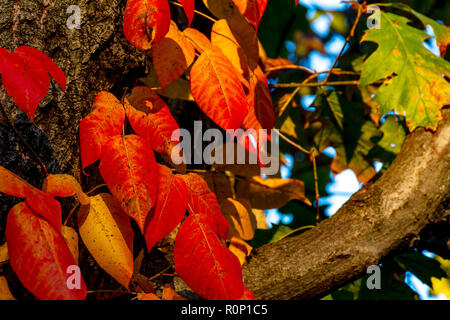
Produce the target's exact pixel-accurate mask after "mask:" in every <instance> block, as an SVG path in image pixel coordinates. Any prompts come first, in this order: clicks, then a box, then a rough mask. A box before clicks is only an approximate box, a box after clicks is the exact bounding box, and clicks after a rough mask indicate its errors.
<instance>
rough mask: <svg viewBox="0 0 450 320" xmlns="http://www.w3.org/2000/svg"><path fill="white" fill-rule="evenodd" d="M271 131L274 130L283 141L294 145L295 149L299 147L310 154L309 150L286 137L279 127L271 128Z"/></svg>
mask: <svg viewBox="0 0 450 320" xmlns="http://www.w3.org/2000/svg"><path fill="white" fill-rule="evenodd" d="M273 131H275V132H276V133H277V134H278V135H279V136H280V138H283V140H284V141H286V142H287V143H289V144H290V145H292V146H294V147H296V148H297V149H299V150H300V151H302V152H304V153H306V154H310V153H311V151H309V150H307V149H305V148H303V147H302V146H301V145H299V144H297V143H295V142H294V141H292V140H291V139H289V138H288V137H286V136H285V135H284V134H283V133H281V131H280V130H279V129H273Z"/></svg>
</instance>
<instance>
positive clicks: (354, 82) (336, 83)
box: [269, 80, 359, 88]
mask: <svg viewBox="0 0 450 320" xmlns="http://www.w3.org/2000/svg"><path fill="white" fill-rule="evenodd" d="M349 85H354V86H357V85H359V80H348V81H332V82H323V81H321V82H313V83H304V82H302V83H297V82H292V83H277V84H272V85H269V86H270V87H271V88H297V87H322V86H349Z"/></svg>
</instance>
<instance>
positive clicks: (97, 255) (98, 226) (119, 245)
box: [78, 193, 133, 288]
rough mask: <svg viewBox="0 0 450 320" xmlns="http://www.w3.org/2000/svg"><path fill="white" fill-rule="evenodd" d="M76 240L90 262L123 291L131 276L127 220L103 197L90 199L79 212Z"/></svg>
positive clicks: (107, 196) (130, 236) (111, 200)
mask: <svg viewBox="0 0 450 320" xmlns="http://www.w3.org/2000/svg"><path fill="white" fill-rule="evenodd" d="M78 228H79V230H80V236H81V239H82V240H83V242H84V244H85V245H86V247H87V249H88V250H89V252H90V253H91V254H92V256H93V257H94V259H95V260H96V261H97V263H98V264H99V265H100V267H102V268H103V270H105V271H106V272H107V273H108V274H109V275H111V277H113V278H114V279H116V280H117V282H119V283H120V284H122V285H123V286H124V287H126V288H128V285H129V283H130V280H131V276H132V274H133V230H132V229H131V224H130V218H129V217H128V216H127V215H126V214H125V213H124V212H123V211H122V209H121V206H120V204H119V203H117V201H116V200H114V198H113V197H112V196H111V195H110V194H106V193H102V194H99V195H96V196H95V197H91V203H90V205H89V206H83V207H82V208H81V209H80V211H79V216H78Z"/></svg>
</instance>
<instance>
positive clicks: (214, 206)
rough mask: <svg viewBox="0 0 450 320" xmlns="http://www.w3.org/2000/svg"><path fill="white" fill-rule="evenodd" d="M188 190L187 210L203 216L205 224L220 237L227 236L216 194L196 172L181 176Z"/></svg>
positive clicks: (225, 222) (226, 226) (224, 221)
mask: <svg viewBox="0 0 450 320" xmlns="http://www.w3.org/2000/svg"><path fill="white" fill-rule="evenodd" d="M181 177H182V178H183V179H184V181H185V182H186V186H187V188H188V191H189V194H190V196H189V201H188V211H189V213H191V214H197V215H201V216H203V218H204V219H205V222H206V224H207V225H208V226H209V227H210V228H211V229H212V230H213V231H214V232H216V233H217V234H218V235H219V236H220V237H221V238H222V239H226V238H227V233H228V221H227V219H225V217H224V216H223V214H222V212H221V211H220V206H219V202H218V201H217V197H216V194H215V193H214V192H211V190H209V188H208V184H207V183H206V181H205V180H203V179H202V177H200V176H199V175H198V174H195V173H189V174H186V175H182V176H181Z"/></svg>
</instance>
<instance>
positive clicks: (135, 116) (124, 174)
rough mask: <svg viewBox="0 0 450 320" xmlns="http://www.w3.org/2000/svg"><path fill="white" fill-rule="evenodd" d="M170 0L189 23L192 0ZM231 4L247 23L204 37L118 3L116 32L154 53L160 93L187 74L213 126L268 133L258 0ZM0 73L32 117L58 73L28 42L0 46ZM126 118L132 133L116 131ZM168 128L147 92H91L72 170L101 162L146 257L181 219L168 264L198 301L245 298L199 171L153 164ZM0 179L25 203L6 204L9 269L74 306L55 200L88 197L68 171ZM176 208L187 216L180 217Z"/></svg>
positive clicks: (154, 5) (159, 12)
mask: <svg viewBox="0 0 450 320" xmlns="http://www.w3.org/2000/svg"><path fill="white" fill-rule="evenodd" d="M180 2H181V4H182V6H183V8H184V10H185V13H186V16H187V18H188V21H189V24H190V23H191V22H192V20H193V17H194V11H195V1H194V0H181V1H180ZM234 5H235V6H236V8H237V9H238V10H239V12H240V13H241V14H242V17H245V18H243V19H230V20H228V19H221V20H218V21H217V22H215V23H214V25H213V28H212V33H211V39H208V38H207V37H206V36H205V35H203V34H202V33H200V32H199V31H197V30H195V29H192V28H187V29H185V30H183V31H180V30H179V29H178V26H177V25H176V24H175V23H174V22H173V21H171V20H170V9H169V3H168V1H167V0H128V2H127V5H126V11H125V16H124V34H125V36H126V38H127V39H128V40H129V41H130V43H132V44H133V45H135V46H136V47H137V48H139V49H142V50H148V49H150V48H152V54H153V62H154V67H155V70H156V74H157V76H158V78H159V81H160V84H161V89H162V91H163V92H164V90H165V89H166V88H167V86H168V85H170V84H171V83H172V82H173V81H175V80H176V79H177V78H179V77H180V76H181V75H183V74H184V73H185V72H186V71H187V70H189V68H190V74H189V78H190V89H191V93H192V96H193V97H194V100H195V101H196V103H197V104H198V105H199V107H200V108H201V109H202V110H203V111H204V112H205V113H206V114H207V115H208V116H209V117H210V118H211V119H212V120H213V121H214V122H216V123H217V124H218V125H219V126H220V127H222V128H224V129H237V128H244V129H270V128H272V127H273V126H274V121H275V116H274V111H273V106H272V101H271V98H270V92H269V88H268V86H267V78H266V75H265V74H264V72H263V70H262V68H261V66H260V65H259V60H260V55H259V52H258V51H259V50H258V39H257V36H256V31H257V28H258V25H259V22H260V20H261V17H262V15H263V13H264V10H265V8H266V5H267V0H254V1H251V0H234ZM196 55H197V56H198V58H196ZM0 74H1V75H2V82H3V85H4V87H5V88H6V90H7V92H8V93H9V95H10V96H11V97H12V99H13V101H14V102H15V103H16V104H17V105H18V107H19V108H20V109H22V110H23V111H24V112H25V113H26V114H27V115H28V117H29V118H30V119H31V120H32V121H33V119H34V114H35V111H36V108H37V106H38V104H39V102H40V101H41V99H42V98H43V97H44V96H45V95H46V93H47V90H48V87H49V84H50V79H49V74H50V75H51V76H52V77H53V78H54V79H55V80H56V82H57V83H58V84H59V86H60V87H61V88H62V89H63V90H65V85H66V83H65V82H66V81H65V76H64V73H63V72H62V71H61V69H60V68H59V67H58V66H57V65H56V64H55V63H54V62H53V61H52V60H51V59H50V58H49V57H47V56H46V55H45V54H43V53H42V52H40V51H38V50H36V49H33V48H31V47H26V46H23V47H19V48H17V49H16V50H15V52H13V53H12V52H9V51H8V50H6V49H0ZM125 118H127V119H128V121H129V123H130V124H131V127H132V128H133V130H134V132H135V133H136V134H129V135H125V134H124V121H125ZM177 129H178V124H177V122H176V121H175V119H174V118H173V117H172V115H171V113H170V111H169V109H168V107H167V106H166V104H165V102H164V101H163V100H162V99H161V98H160V97H159V96H158V95H157V94H155V93H154V92H153V91H152V90H151V89H150V88H148V87H136V88H134V89H133V91H132V94H131V95H130V96H128V97H127V98H125V99H124V101H122V102H121V101H119V100H118V99H117V98H116V97H114V96H113V95H112V94H110V93H108V92H100V93H99V94H98V95H97V97H96V99H95V101H94V103H93V109H92V111H91V113H90V114H89V115H88V116H87V117H85V118H84V119H83V120H82V122H81V123H80V144H81V161H82V167H83V169H84V168H86V167H87V166H90V165H92V164H94V163H95V162H97V161H98V160H100V165H99V171H100V173H101V175H102V177H103V179H104V181H105V183H106V185H107V186H108V188H109V190H110V191H111V193H112V195H113V197H114V198H115V199H116V201H117V202H118V203H119V204H120V207H121V210H123V212H124V213H126V214H127V215H128V216H129V217H131V218H132V219H134V220H135V221H136V223H137V225H138V226H139V228H140V231H141V232H142V233H143V234H144V236H145V239H146V243H147V248H148V250H150V249H151V248H152V247H153V246H154V245H155V244H156V243H157V242H158V241H159V240H161V239H162V238H164V237H165V236H167V235H168V234H169V233H170V232H171V231H172V230H173V229H175V228H176V227H177V226H178V225H179V224H180V223H182V224H181V227H180V229H179V231H178V233H177V237H176V242H175V249H174V250H175V269H176V271H177V273H178V274H179V275H180V277H181V278H182V279H184V280H185V282H186V283H187V284H188V285H189V286H190V287H191V288H192V289H193V290H194V291H195V292H197V293H198V294H199V295H201V296H203V297H204V298H207V299H241V298H242V299H251V298H252V296H253V295H252V293H251V292H250V291H249V290H248V289H247V288H246V287H245V286H244V284H243V281H242V272H241V265H240V262H239V260H238V258H237V257H236V256H235V255H234V254H233V253H232V252H231V251H230V250H229V249H228V248H227V247H226V246H225V244H224V243H225V240H226V239H227V232H228V221H227V220H226V219H225V218H224V216H223V215H222V212H221V210H220V206H219V203H218V201H217V198H216V195H215V193H213V192H211V191H210V190H209V188H208V185H207V183H206V182H205V181H204V180H203V179H202V178H201V177H200V176H198V175H196V174H192V173H191V174H187V175H182V174H174V173H173V172H172V170H171V169H169V168H168V167H166V166H164V165H161V164H158V163H157V162H156V160H155V155H154V152H158V153H160V154H162V155H163V156H165V157H166V158H168V157H170V155H171V153H172V149H173V148H174V146H175V145H176V143H177V142H178V140H177V139H178V137H177V136H176V135H174V134H173V133H174V132H176V130H177ZM245 146H246V147H247V148H249V145H248V143H247V144H245ZM0 177H1V180H0V181H1V182H0V192H4V193H7V194H9V195H13V196H16V197H20V198H24V199H25V200H24V201H23V202H21V203H19V204H18V205H16V206H15V207H14V208H12V209H11V211H10V212H9V214H8V222H7V227H6V238H7V243H8V250H9V255H10V261H11V266H12V268H13V269H14V271H15V272H16V273H17V275H18V277H19V279H20V280H21V282H22V283H23V284H24V285H25V287H27V288H28V290H29V291H30V292H32V293H33V294H34V295H35V296H36V297H38V298H40V299H84V298H85V296H86V286H85V284H84V282H83V281H82V284H81V288H80V289H72V290H71V289H68V287H67V283H66V281H67V276H68V275H67V273H66V271H67V268H68V267H69V266H71V265H76V264H77V262H76V261H75V260H76V259H75V258H74V255H73V254H72V253H71V250H70V249H69V246H68V243H67V242H66V240H65V238H64V235H63V231H62V223H61V207H60V204H59V202H58V201H56V200H55V198H54V197H55V196H58V197H68V196H72V195H74V194H76V195H77V196H78V198H79V201H80V203H81V204H82V205H85V206H88V205H89V203H90V201H91V198H89V197H87V196H86V195H85V194H84V193H83V192H82V190H81V187H80V186H79V185H78V183H77V182H76V181H75V179H73V177H70V176H66V175H56V176H53V175H50V176H48V177H47V179H46V180H45V182H44V185H43V187H42V190H39V189H37V188H35V187H33V186H31V185H30V184H28V183H27V182H25V181H24V180H22V179H21V178H19V177H18V176H16V175H14V174H13V173H11V172H9V171H8V170H6V169H4V168H3V167H0ZM186 210H187V211H188V212H189V216H188V217H187V218H186V219H185V220H184V221H183V219H184V218H185V214H186ZM130 280H131V275H130V276H126V277H124V280H123V281H121V283H122V282H123V284H124V285H125V286H128V284H129V281H130Z"/></svg>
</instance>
